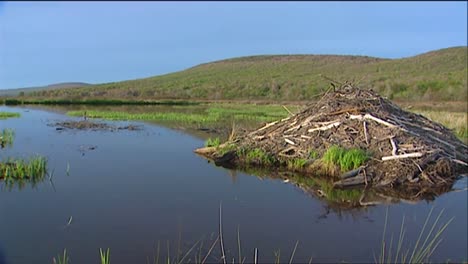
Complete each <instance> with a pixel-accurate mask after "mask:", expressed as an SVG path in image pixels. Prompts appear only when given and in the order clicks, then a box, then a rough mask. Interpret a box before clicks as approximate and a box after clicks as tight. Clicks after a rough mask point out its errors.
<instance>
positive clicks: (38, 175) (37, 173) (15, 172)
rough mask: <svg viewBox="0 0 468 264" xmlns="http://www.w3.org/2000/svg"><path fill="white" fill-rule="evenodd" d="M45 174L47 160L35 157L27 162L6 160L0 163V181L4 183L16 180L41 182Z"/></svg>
mask: <svg viewBox="0 0 468 264" xmlns="http://www.w3.org/2000/svg"><path fill="white" fill-rule="evenodd" d="M46 172H47V160H46V159H45V158H44V157H41V156H36V157H33V158H31V159H29V160H23V159H13V158H8V159H7V161H5V162H2V163H0V179H3V180H5V182H14V181H17V180H20V181H21V180H32V181H38V180H42V179H43V178H44V176H45V175H46Z"/></svg>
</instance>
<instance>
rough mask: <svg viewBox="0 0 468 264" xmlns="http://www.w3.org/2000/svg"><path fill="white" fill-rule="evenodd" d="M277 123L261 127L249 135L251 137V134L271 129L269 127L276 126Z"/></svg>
mask: <svg viewBox="0 0 468 264" xmlns="http://www.w3.org/2000/svg"><path fill="white" fill-rule="evenodd" d="M278 122H279V121H275V122H271V123H268V124H266V125H265V126H263V127H262V128H259V129H257V130H255V131H253V132H252V133H250V134H249V135H253V134H255V133H257V132H260V131H262V130H264V129H267V128H269V127H271V126H273V125H275V124H277V123H278Z"/></svg>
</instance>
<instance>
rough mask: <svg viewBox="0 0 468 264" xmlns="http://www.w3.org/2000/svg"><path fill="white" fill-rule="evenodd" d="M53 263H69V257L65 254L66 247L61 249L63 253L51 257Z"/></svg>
mask: <svg viewBox="0 0 468 264" xmlns="http://www.w3.org/2000/svg"><path fill="white" fill-rule="evenodd" d="M52 261H53V263H54V264H68V263H70V258H69V257H68V254H67V249H66V248H65V249H63V253H62V254H60V255H58V256H57V258H55V257H54V258H53V259H52Z"/></svg>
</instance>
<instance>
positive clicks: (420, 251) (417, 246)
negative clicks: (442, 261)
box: [374, 207, 453, 264]
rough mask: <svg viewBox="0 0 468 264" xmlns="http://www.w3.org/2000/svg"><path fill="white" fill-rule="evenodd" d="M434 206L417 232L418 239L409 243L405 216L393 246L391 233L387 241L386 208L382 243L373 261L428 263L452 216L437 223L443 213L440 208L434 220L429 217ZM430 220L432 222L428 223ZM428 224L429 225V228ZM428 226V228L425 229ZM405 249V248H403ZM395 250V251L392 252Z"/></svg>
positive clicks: (380, 262)
mask: <svg viewBox="0 0 468 264" xmlns="http://www.w3.org/2000/svg"><path fill="white" fill-rule="evenodd" d="M433 210H434V207H432V208H431V210H430V211H429V213H428V215H427V217H426V220H425V221H424V224H423V226H422V228H421V231H420V232H419V236H418V239H417V240H416V242H415V243H414V244H413V245H411V244H409V241H406V240H405V234H406V228H405V217H404V216H403V220H402V223H401V227H400V233H399V236H398V241H397V244H396V245H395V246H396V247H395V248H393V246H394V243H393V234H392V235H391V239H390V242H389V243H387V237H386V236H387V234H386V230H387V221H388V208H387V211H386V215H385V224H384V230H383V235H382V243H381V249H380V256H379V259H378V260H377V259H376V258H375V256H374V259H375V262H376V263H379V264H383V263H429V262H430V258H431V256H432V254H433V253H434V252H435V250H436V249H437V247H438V246H439V245H440V243H441V242H442V238H441V235H442V234H443V232H444V231H445V230H446V229H447V227H448V226H449V225H450V223H451V222H452V220H453V218H451V219H449V220H448V221H447V222H445V223H439V221H440V218H441V216H442V215H443V213H444V209H442V210H441V211H440V213H439V215H438V216H437V217H436V218H435V220H432V219H431V216H432V212H433ZM431 221H432V224H431V223H430V222H431ZM428 224H429V225H430V226H431V227H430V228H429V226H428ZM426 227H428V228H429V229H426ZM405 249H406V250H405ZM394 250H396V252H394Z"/></svg>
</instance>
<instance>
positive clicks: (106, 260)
mask: <svg viewBox="0 0 468 264" xmlns="http://www.w3.org/2000/svg"><path fill="white" fill-rule="evenodd" d="M99 255H100V257H101V264H110V248H108V249H107V250H106V251H103V250H102V248H100V249H99Z"/></svg>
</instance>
